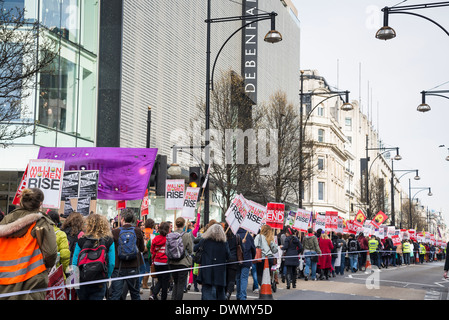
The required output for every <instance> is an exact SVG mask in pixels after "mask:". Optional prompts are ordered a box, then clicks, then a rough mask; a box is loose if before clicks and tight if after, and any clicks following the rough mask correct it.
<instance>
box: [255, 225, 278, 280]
mask: <svg viewBox="0 0 449 320" xmlns="http://www.w3.org/2000/svg"><path fill="white" fill-rule="evenodd" d="M254 244H255V245H256V248H258V249H262V263H257V282H258V283H259V284H261V283H262V275H263V269H264V264H265V263H264V261H265V258H267V259H268V266H269V269H270V276H271V266H272V265H273V262H274V254H275V253H277V252H278V251H279V247H278V245H277V244H276V243H275V242H274V232H273V229H272V228H271V227H270V226H269V225H267V224H265V225H263V226H262V227H261V228H260V233H259V234H258V235H257V236H256V238H255V239H254Z"/></svg>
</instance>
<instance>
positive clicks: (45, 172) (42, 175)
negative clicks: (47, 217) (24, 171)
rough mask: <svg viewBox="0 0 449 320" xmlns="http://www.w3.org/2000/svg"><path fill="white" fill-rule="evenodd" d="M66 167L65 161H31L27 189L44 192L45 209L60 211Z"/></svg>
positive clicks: (43, 205)
mask: <svg viewBox="0 0 449 320" xmlns="http://www.w3.org/2000/svg"><path fill="white" fill-rule="evenodd" d="M64 165H65V162H64V161H61V160H48V159H31V160H30V163H29V164H28V175H27V183H26V187H27V188H30V189H31V188H38V189H41V190H42V192H43V193H44V203H43V204H42V207H44V208H51V209H59V206H60V203H61V191H62V181H63V178H64Z"/></svg>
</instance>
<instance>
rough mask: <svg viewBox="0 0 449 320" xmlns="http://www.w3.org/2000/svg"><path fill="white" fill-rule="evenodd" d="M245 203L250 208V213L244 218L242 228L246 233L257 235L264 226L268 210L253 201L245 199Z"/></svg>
mask: <svg viewBox="0 0 449 320" xmlns="http://www.w3.org/2000/svg"><path fill="white" fill-rule="evenodd" d="M245 201H246V204H247V206H248V211H247V213H246V216H245V217H244V218H243V221H242V224H241V225H240V227H241V228H242V229H245V230H246V231H249V232H251V233H254V234H257V233H258V232H259V229H260V227H261V226H262V220H263V218H264V216H265V215H266V213H267V208H266V207H265V206H263V205H261V204H258V203H256V202H254V201H251V200H246V199H245ZM237 230H238V229H237Z"/></svg>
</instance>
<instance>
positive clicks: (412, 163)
mask: <svg viewBox="0 0 449 320" xmlns="http://www.w3.org/2000/svg"><path fill="white" fill-rule="evenodd" d="M292 1H293V3H294V5H295V6H296V8H297V9H298V16H299V20H300V26H301V53H300V55H301V60H300V63H301V69H316V70H318V72H319V74H320V75H321V76H323V77H325V78H326V80H327V81H328V83H329V84H330V85H331V86H334V87H337V84H338V88H339V89H340V90H349V91H351V94H350V99H351V100H358V99H359V96H360V97H361V101H362V108H363V111H364V113H365V114H366V113H367V109H368V103H369V105H370V107H369V109H370V110H371V111H372V112H370V118H371V119H372V122H373V124H374V126H375V128H376V129H377V130H378V131H379V133H380V137H381V139H382V140H383V142H384V144H385V146H386V147H396V146H397V147H399V148H400V154H401V155H402V160H401V161H398V162H395V167H394V168H395V169H398V170H408V169H419V175H420V177H421V180H419V181H414V180H413V174H412V173H410V174H407V175H405V176H404V177H402V179H401V181H400V182H401V184H402V186H403V188H405V189H406V190H407V192H408V179H409V178H412V184H411V186H412V188H413V187H414V188H418V187H431V188H432V193H433V196H432V197H429V196H427V192H426V191H422V192H420V193H419V194H418V195H416V198H419V199H420V200H421V203H422V204H423V205H424V206H425V207H427V206H428V208H429V210H435V211H441V212H443V215H444V216H445V220H446V223H447V224H449V161H446V160H445V158H446V156H448V155H449V150H448V148H449V123H448V120H449V99H445V98H441V97H430V96H429V97H427V98H426V102H427V103H428V104H429V105H430V106H431V108H432V110H431V111H429V112H427V113H420V112H418V111H416V107H417V106H418V105H419V104H420V103H421V94H420V92H421V91H422V90H449V36H448V35H446V34H445V33H444V32H443V30H441V29H440V28H439V27H438V26H436V25H434V24H433V23H431V22H430V21H427V20H425V19H422V18H420V17H416V16H411V15H406V14H392V15H390V18H389V25H390V27H392V28H393V29H394V30H395V31H396V33H397V36H396V38H394V39H392V40H388V41H381V40H378V39H376V38H375V37H374V35H375V33H376V31H377V30H378V29H379V28H380V27H381V26H382V24H383V13H382V12H381V8H383V7H385V6H389V7H392V6H395V5H397V4H398V3H399V2H400V1H401V0H394V1H391V0H371V1H365V0H339V1H336V0H292ZM430 2H431V1H424V0H419V1H412V0H409V1H406V2H404V3H400V4H399V6H404V5H413V4H422V3H430ZM435 2H437V1H435ZM413 12H415V13H417V14H420V15H424V16H426V17H428V18H431V19H432V20H434V21H436V22H437V23H439V24H440V25H442V26H443V27H444V28H445V29H446V30H448V31H449V19H448V17H449V7H443V8H436V9H422V10H416V11H413ZM280 31H281V30H280ZM281 32H282V31H281ZM359 65H361V81H359ZM446 82H447V83H446ZM444 83H446V84H444ZM441 84H444V85H442V86H440V87H438V88H435V87H436V86H439V85H441ZM434 88H435V89H434ZM360 89H361V90H360ZM446 95H447V96H449V94H446ZM439 145H445V147H444V148H439ZM400 175H401V173H400V172H398V173H397V176H400ZM418 191H419V190H417V189H415V190H413V189H412V196H413V195H414V194H415V193H416V192H418Z"/></svg>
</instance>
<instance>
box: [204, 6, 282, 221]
mask: <svg viewBox="0 0 449 320" xmlns="http://www.w3.org/2000/svg"><path fill="white" fill-rule="evenodd" d="M276 16H277V13H275V12H270V13H263V14H255V15H244V16H233V17H224V18H213V19H212V18H211V0H208V1H207V19H206V20H205V22H206V23H207V29H206V40H207V42H206V99H205V105H206V108H205V109H206V111H205V113H206V114H205V119H206V125H205V169H204V172H208V170H209V165H210V164H209V151H210V150H209V148H210V135H209V128H210V92H211V88H212V83H211V79H213V71H212V74H211V67H210V62H211V25H212V23H220V22H230V21H239V20H240V21H248V22H247V23H246V24H244V25H243V26H242V27H240V28H238V29H237V30H236V31H234V32H233V33H232V34H231V35H230V36H229V37H228V39H226V41H225V42H224V44H223V45H222V46H221V48H220V50H219V52H218V54H217V56H216V58H215V62H214V66H213V68H214V69H215V64H216V62H217V59H218V56H219V55H220V53H221V51H222V50H223V47H224V46H225V45H226V43H228V41H229V40H230V39H231V38H232V37H233V36H234V35H235V34H237V32H238V31H240V30H242V29H243V28H244V27H246V26H248V25H250V24H251V23H254V22H258V21H262V20H268V19H270V20H271V30H270V31H269V32H268V33H267V34H266V35H265V38H264V41H265V42H269V43H276V42H279V41H281V40H282V36H281V34H280V33H279V32H278V31H276V30H275V17H276ZM209 210H210V208H209V183H206V186H205V188H204V224H207V223H208V222H209Z"/></svg>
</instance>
